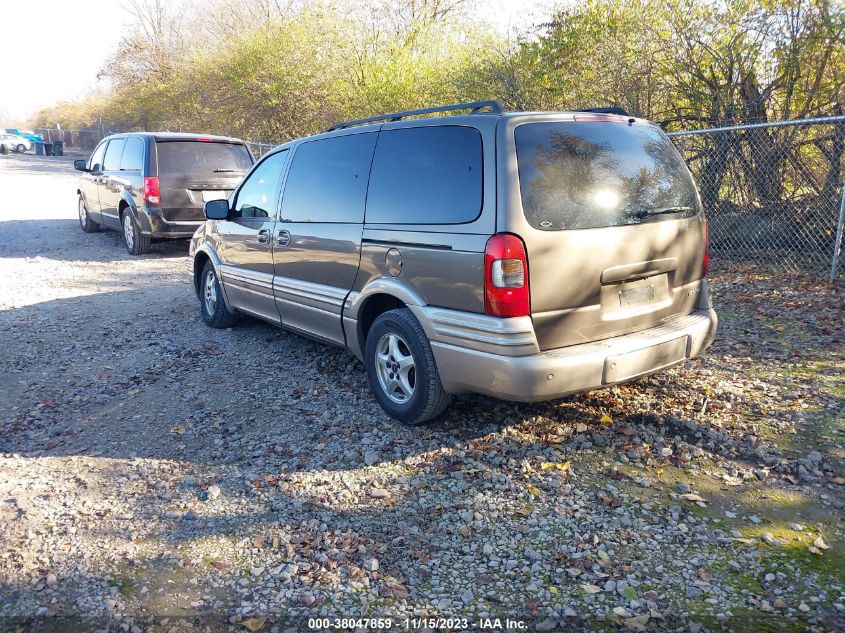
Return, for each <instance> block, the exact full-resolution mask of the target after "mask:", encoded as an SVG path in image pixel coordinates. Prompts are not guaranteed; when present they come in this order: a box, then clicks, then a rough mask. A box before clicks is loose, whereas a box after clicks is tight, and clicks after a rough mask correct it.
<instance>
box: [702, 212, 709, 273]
mask: <svg viewBox="0 0 845 633" xmlns="http://www.w3.org/2000/svg"><path fill="white" fill-rule="evenodd" d="M708 268H710V231H709V229H708V228H707V218H704V259H703V260H702V262H701V276H702V277H706V276H707V269H708Z"/></svg>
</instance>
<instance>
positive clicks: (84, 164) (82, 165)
mask: <svg viewBox="0 0 845 633" xmlns="http://www.w3.org/2000/svg"><path fill="white" fill-rule="evenodd" d="M73 168H74V169H75V170H77V171H88V161H87V160H82V159H79V160H75V161H73Z"/></svg>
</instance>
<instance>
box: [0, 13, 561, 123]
mask: <svg viewBox="0 0 845 633" xmlns="http://www.w3.org/2000/svg"><path fill="white" fill-rule="evenodd" d="M554 2H555V0H483V1H482V2H479V4H478V7H479V8H478V15H479V17H481V18H482V19H484V20H485V21H487V22H490V23H491V24H493V25H494V26H495V27H496V28H497V29H499V30H500V31H502V32H507V31H508V30H509V29H511V28H521V27H526V26H528V25H529V24H530V23H531V22H532V21H537V20H539V19H540V18H542V17H543V16H544V15H546V14H547V13H548V12H549V7H551V6H552V4H553V3H554ZM2 15H3V25H4V27H3V31H4V36H3V38H0V60H2V61H0V68H2V70H0V77H1V78H2V85H3V88H2V90H0V125H14V124H19V123H23V121H24V120H25V119H26V118H27V117H28V116H29V115H31V114H34V113H35V112H36V111H37V110H38V109H39V108H42V107H46V106H49V105H52V104H53V103H55V102H56V101H58V100H62V99H74V98H80V97H83V96H85V95H86V94H87V93H88V92H89V91H90V90H91V89H93V88H96V87H98V86H101V84H98V81H97V73H98V72H99V70H100V68H101V67H102V65H103V62H104V61H105V59H106V58H107V57H108V56H109V55H110V54H111V52H112V51H113V50H114V49H115V47H116V45H117V43H118V42H119V41H120V37H121V31H122V29H125V28H126V27H127V25H129V24H130V23H131V21H132V18H131V16H130V15H129V13H128V12H127V11H126V10H125V9H124V8H123V6H122V3H121V2H120V0H6V2H5V6H4V8H3V11H2Z"/></svg>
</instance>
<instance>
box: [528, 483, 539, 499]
mask: <svg viewBox="0 0 845 633" xmlns="http://www.w3.org/2000/svg"><path fill="white" fill-rule="evenodd" d="M528 492H529V493H531V496H533V497H539V496H540V489H539V488H538V487H537V486H532V485H530V484H529V485H528Z"/></svg>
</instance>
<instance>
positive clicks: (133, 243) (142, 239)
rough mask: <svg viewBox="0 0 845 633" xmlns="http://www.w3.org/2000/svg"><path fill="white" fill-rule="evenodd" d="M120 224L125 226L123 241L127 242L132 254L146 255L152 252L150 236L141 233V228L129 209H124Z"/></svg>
mask: <svg viewBox="0 0 845 633" xmlns="http://www.w3.org/2000/svg"><path fill="white" fill-rule="evenodd" d="M120 225H121V226H122V227H123V243H124V244H126V250H127V251H129V254H130V255H145V254H146V253H149V252H150V238H149V236H147V235H142V234H141V228H140V227H139V226H138V223H137V222H136V221H135V219H134V218H133V217H132V213H131V212H130V211H129V209H126V210H124V212H123V214H122V215H121V216H120Z"/></svg>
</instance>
